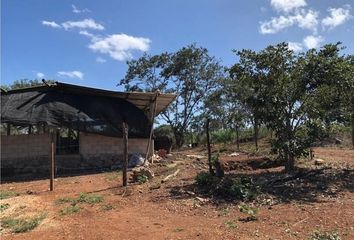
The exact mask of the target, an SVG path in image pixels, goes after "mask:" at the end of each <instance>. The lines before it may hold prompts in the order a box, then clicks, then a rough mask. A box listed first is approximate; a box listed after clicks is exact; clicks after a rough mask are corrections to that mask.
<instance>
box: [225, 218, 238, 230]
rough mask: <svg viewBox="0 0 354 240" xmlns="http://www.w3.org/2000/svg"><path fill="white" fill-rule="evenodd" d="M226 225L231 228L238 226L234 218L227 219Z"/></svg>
mask: <svg viewBox="0 0 354 240" xmlns="http://www.w3.org/2000/svg"><path fill="white" fill-rule="evenodd" d="M225 226H226V227H227V228H228V229H230V230H231V229H236V228H237V225H236V223H234V221H232V220H229V221H226V222H225Z"/></svg>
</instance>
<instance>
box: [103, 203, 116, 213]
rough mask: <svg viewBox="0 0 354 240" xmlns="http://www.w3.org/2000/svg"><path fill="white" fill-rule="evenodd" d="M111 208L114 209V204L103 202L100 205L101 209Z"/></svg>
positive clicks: (108, 209)
mask: <svg viewBox="0 0 354 240" xmlns="http://www.w3.org/2000/svg"><path fill="white" fill-rule="evenodd" d="M113 209H114V206H113V205H112V204H104V205H102V206H101V210H102V211H110V210H113Z"/></svg>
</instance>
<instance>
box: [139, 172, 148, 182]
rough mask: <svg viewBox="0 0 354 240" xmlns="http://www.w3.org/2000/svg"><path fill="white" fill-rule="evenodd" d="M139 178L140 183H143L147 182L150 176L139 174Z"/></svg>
mask: <svg viewBox="0 0 354 240" xmlns="http://www.w3.org/2000/svg"><path fill="white" fill-rule="evenodd" d="M137 180H138V183H139V184H143V183H146V182H147V181H148V180H149V178H148V176H146V175H144V174H141V175H139V176H138V179H137Z"/></svg>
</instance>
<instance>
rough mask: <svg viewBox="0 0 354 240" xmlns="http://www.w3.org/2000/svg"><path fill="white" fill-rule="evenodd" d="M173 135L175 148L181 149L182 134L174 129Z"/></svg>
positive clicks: (182, 142)
mask: <svg viewBox="0 0 354 240" xmlns="http://www.w3.org/2000/svg"><path fill="white" fill-rule="evenodd" d="M173 134H174V135H175V139H176V146H177V148H180V147H182V146H183V144H184V133H182V132H181V131H180V130H179V129H176V128H174V129H173Z"/></svg>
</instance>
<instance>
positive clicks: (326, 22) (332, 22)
mask: <svg viewBox="0 0 354 240" xmlns="http://www.w3.org/2000/svg"><path fill="white" fill-rule="evenodd" d="M328 12H329V16H327V17H326V18H324V19H323V20H322V26H323V27H324V28H326V27H327V28H329V29H332V28H335V27H337V26H339V25H341V24H343V23H345V22H346V21H348V20H350V19H351V18H353V16H352V15H350V6H349V5H345V6H344V8H329V9H328Z"/></svg>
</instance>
